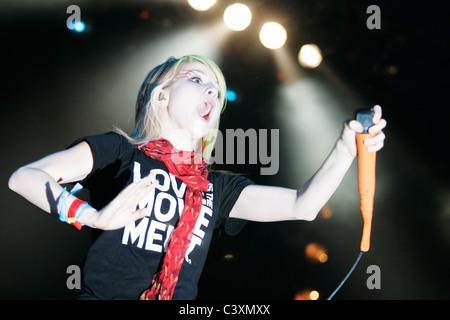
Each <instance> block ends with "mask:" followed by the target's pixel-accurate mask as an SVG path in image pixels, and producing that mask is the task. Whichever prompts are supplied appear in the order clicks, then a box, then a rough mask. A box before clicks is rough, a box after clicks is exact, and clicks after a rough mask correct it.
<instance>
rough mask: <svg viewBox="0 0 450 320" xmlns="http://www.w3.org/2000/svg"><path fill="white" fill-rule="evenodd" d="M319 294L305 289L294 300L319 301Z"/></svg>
mask: <svg viewBox="0 0 450 320" xmlns="http://www.w3.org/2000/svg"><path fill="white" fill-rule="evenodd" d="M318 299H319V292H318V291H316V290H309V289H305V290H302V291H299V292H297V293H296V294H295V296H294V300H318Z"/></svg>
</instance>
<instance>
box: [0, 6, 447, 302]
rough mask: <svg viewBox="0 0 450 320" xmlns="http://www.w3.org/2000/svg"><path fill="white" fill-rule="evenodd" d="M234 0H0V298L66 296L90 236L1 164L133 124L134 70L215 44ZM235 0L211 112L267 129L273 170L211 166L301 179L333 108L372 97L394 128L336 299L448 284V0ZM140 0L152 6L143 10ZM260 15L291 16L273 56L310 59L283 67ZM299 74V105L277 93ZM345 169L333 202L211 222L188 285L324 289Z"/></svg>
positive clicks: (346, 250)
mask: <svg viewBox="0 0 450 320" xmlns="http://www.w3.org/2000/svg"><path fill="white" fill-rule="evenodd" d="M231 3H232V2H231V1H217V3H216V4H215V6H214V7H213V8H212V9H211V10H209V11H207V12H196V11H194V10H192V9H191V8H190V7H189V6H188V4H187V3H186V2H185V1H174V0H171V1H143V0H142V1H138V0H136V1H118V0H117V1H77V2H68V1H56V0H55V1H45V2H40V1H39V2H38V1H34V2H30V1H21V0H18V1H14V2H12V3H9V4H8V3H7V2H5V1H4V2H2V3H1V4H0V19H1V20H0V21H1V24H0V35H1V44H2V46H1V47H2V49H1V55H2V58H1V70H2V74H1V76H2V85H1V86H0V87H1V100H0V101H1V115H0V121H1V125H0V128H1V133H2V134H1V136H2V156H1V171H0V180H1V185H0V188H1V189H0V195H1V200H0V201H1V208H2V209H1V214H0V228H1V232H0V276H1V280H0V298H2V299H69V298H71V292H70V290H68V289H67V288H66V279H67V277H68V276H69V275H68V274H67V273H66V269H67V267H68V266H69V265H81V264H82V261H83V258H84V255H85V253H86V251H87V249H88V247H89V244H90V240H91V234H90V230H88V229H87V228H85V229H83V230H82V231H81V232H78V231H77V230H75V229H74V228H73V227H70V226H67V225H63V224H61V223H60V222H59V221H58V220H57V219H54V218H52V217H49V216H47V215H46V214H44V213H43V212H41V211H40V210H39V209H37V208H35V207H34V206H33V205H31V204H29V203H28V202H26V201H25V200H23V199H22V198H21V197H20V196H18V195H16V194H14V193H13V192H11V191H10V190H9V189H8V187H7V181H8V178H9V176H10V175H11V173H12V172H13V171H14V170H15V169H17V168H18V167H20V166H22V165H25V164H27V163H30V162H32V161H34V160H37V159H39V158H41V157H43V156H45V155H47V154H50V153H52V152H55V151H58V150H60V149H63V148H65V147H66V146H67V145H68V144H70V143H71V142H72V141H73V140H75V139H76V138H78V137H80V136H84V135H90V134H98V133H102V132H105V131H107V130H110V129H112V128H113V127H114V126H115V125H117V126H119V127H121V128H123V129H124V130H129V129H131V126H132V120H133V108H134V102H135V98H136V96H137V91H138V89H139V86H140V83H141V81H142V80H143V79H144V77H145V75H146V73H147V72H148V71H149V70H150V69H151V68H152V67H154V66H155V65H156V64H159V63H161V62H162V61H164V60H165V58H167V57H168V56H170V55H175V56H181V55H182V54H190V53H199V54H205V55H208V54H209V53H210V52H211V51H209V50H210V49H211V48H212V47H213V46H215V45H216V44H215V42H214V37H215V34H214V33H213V34H212V36H211V32H209V33H208V30H212V27H211V25H212V24H218V23H220V21H221V19H222V18H221V17H222V14H223V10H224V9H225V8H226V6H227V5H228V4H231ZM243 3H246V4H248V5H249V7H250V8H251V9H252V12H253V20H252V24H251V25H250V27H249V28H248V29H247V30H245V31H242V32H229V34H228V35H227V36H226V37H225V38H224V40H223V42H222V43H220V45H219V46H217V45H216V46H217V47H216V48H215V49H216V51H215V53H214V58H215V60H216V61H217V63H218V64H219V65H220V66H221V67H222V69H223V71H224V74H225V76H226V79H227V83H228V86H229V88H231V89H233V90H234V91H236V93H237V96H238V98H237V100H236V101H234V102H230V103H228V106H227V109H226V111H225V113H224V115H223V120H222V123H221V128H222V129H225V128H232V129H237V128H243V129H244V130H246V129H249V128H253V129H256V130H258V129H269V130H270V129H279V130H280V131H279V133H280V170H279V171H278V173H277V174H276V175H272V176H263V175H260V173H259V169H260V167H261V166H264V165H262V164H257V165H222V166H220V165H218V166H217V168H218V169H226V170H233V171H237V172H239V173H244V174H248V176H249V177H250V178H251V179H253V180H254V181H255V182H257V183H261V184H272V185H279V186H286V187H294V188H299V187H300V186H301V184H302V183H303V182H304V181H305V180H306V179H307V177H309V176H310V175H311V174H313V173H314V171H315V170H316V169H317V168H318V167H319V166H320V164H321V161H323V159H325V157H326V156H327V154H328V152H329V151H330V150H331V149H332V147H333V145H334V143H335V141H336V140H337V138H338V137H339V134H340V130H341V129H342V124H343V122H344V121H345V120H346V119H349V118H352V117H353V116H354V112H355V110H357V109H360V108H367V107H371V106H372V105H373V104H380V105H381V106H382V107H383V113H384V117H385V118H386V119H387V121H388V127H387V128H386V129H385V133H386V135H387V138H386V144H385V147H384V149H383V150H382V151H380V152H379V153H378V158H377V161H378V162H377V194H376V199H375V213H374V221H373V231H372V246H371V249H370V251H369V253H367V254H365V255H364V256H363V258H362V260H361V262H360V263H359V265H358V267H357V268H356V269H355V271H354V273H353V275H352V276H351V277H350V279H349V280H348V282H347V283H346V284H345V286H344V287H343V288H342V289H341V291H340V292H339V293H338V294H337V295H336V297H335V298H336V299H448V298H450V289H449V288H448V283H449V281H450V278H449V272H448V269H449V267H450V257H449V244H450V199H449V198H450V189H449V183H448V180H449V170H448V153H449V152H448V138H449V134H448V130H447V122H448V112H447V96H448V88H447V85H448V84H447V79H448V62H447V59H448V56H449V41H448V32H449V23H448V13H447V11H446V10H445V9H444V8H442V7H441V6H442V2H438V1H356V0H335V1H331V0H314V1H312V0H304V1H300V0H299V1H287V0H273V1H269V0H266V1H243ZM71 4H77V5H78V6H79V7H80V8H81V18H82V20H83V21H84V22H85V23H86V31H85V32H83V33H74V32H73V31H69V30H68V29H67V28H66V20H67V18H68V16H69V15H68V14H67V13H66V8H67V7H68V6H69V5H71ZM372 4H375V5H378V6H379V7H380V9H381V19H382V21H381V29H380V30H369V29H368V28H367V27H366V20H367V18H368V17H369V14H367V13H366V9H367V7H368V6H369V5H372ZM142 11H148V13H149V17H148V19H143V18H141V12H142ZM269 20H275V21H278V22H280V23H281V24H283V25H284V26H285V27H286V29H287V32H288V39H287V42H286V45H285V46H284V47H283V49H282V50H278V51H279V52H281V51H282V52H283V53H284V54H285V55H286V56H285V59H284V61H285V62H286V61H288V60H289V59H286V57H290V59H292V61H296V59H297V58H296V57H297V54H298V50H299V48H300V46H301V45H303V44H306V43H315V44H317V45H318V46H319V47H320V48H321V49H322V53H323V56H324V62H323V63H322V65H321V66H320V67H319V68H317V69H313V70H306V69H302V68H301V67H300V66H299V65H298V63H296V64H294V65H295V67H294V69H295V70H296V71H297V72H298V74H299V75H300V76H299V77H298V79H295V81H293V82H290V81H287V79H286V78H282V77H280V75H282V74H280V68H279V65H278V64H277V63H276V61H277V60H276V58H275V57H276V53H274V52H272V51H271V50H268V49H266V48H264V47H263V46H262V45H261V44H260V42H259V39H258V32H259V28H260V27H261V25H262V23H263V22H265V21H269ZM191 29H192V30H193V31H190V30H191ZM205 32H206V33H205ZM177 35H179V38H177ZM208 37H209V38H208ZM217 37H218V34H217ZM211 55H212V53H211ZM291 71H292V70H291ZM296 81H297V82H296ZM293 83H299V86H301V88H303V89H302V90H303V91H301V92H302V93H303V94H302V95H300V96H299V97H298V99H297V98H295V99H297V100H298V108H299V109H296V105H292V104H289V103H287V102H286V100H285V97H284V96H283V95H282V93H283V92H285V91H283V88H287V87H289V86H291V85H293ZM302 85H303V87H302ZM294 88H295V86H294ZM309 94H311V95H312V96H313V98H311V99H312V100H311V99H310V100H308V99H306V98H307V97H308V95H309ZM303 98H305V99H303ZM295 99H294V100H295ZM321 99H323V100H321ZM304 101H306V102H304ZM308 101H313V102H314V103H315V104H317V105H319V106H320V107H321V108H322V109H320V112H315V111H314V110H316V109H314V108H315V107H311V105H310V104H308V103H307V102H308ZM308 108H309V109H308ZM298 115H300V116H299V117H298V118H297V116H298ZM302 115H303V117H302ZM286 119H289V120H290V122H289V123H288V122H287V120H286ZM329 123H332V124H333V125H335V126H331V125H330V126H328V125H327V124H329ZM330 128H332V129H330ZM322 148H323V149H322ZM318 150H320V151H318ZM322 150H325V151H322ZM356 170H357V167H356V164H354V165H353V166H352V168H351V170H350V172H349V174H348V176H347V177H346V178H345V179H344V181H343V184H342V186H341V187H340V189H339V190H338V191H337V192H336V194H335V195H334V196H333V198H332V199H331V200H330V203H329V207H330V208H331V210H332V213H333V215H332V216H331V218H329V219H325V218H324V217H323V216H322V215H319V216H318V218H317V219H316V220H315V221H313V222H301V221H299V222H278V223H265V224H263V223H248V224H247V226H246V227H245V229H244V230H243V231H242V232H241V233H240V234H239V235H238V236H235V237H228V236H226V235H224V234H223V233H219V232H218V233H217V234H216V235H215V238H214V241H213V244H212V248H211V250H210V257H209V260H208V261H207V263H206V266H205V270H204V274H203V276H202V278H201V281H200V284H199V297H198V298H199V299H283V300H290V299H293V298H294V296H295V294H296V293H297V292H299V291H301V290H303V289H314V290H317V291H319V293H320V299H325V298H326V297H327V296H328V295H329V294H330V293H331V292H332V291H333V290H334V289H335V287H336V286H337V284H338V283H339V282H340V281H341V280H342V279H343V277H344V276H345V274H346V273H347V271H348V270H349V269H350V267H351V265H352V263H353V262H354V260H355V258H356V256H357V254H358V252H359V242H360V237H361V229H362V218H361V214H360V212H359V205H358V193H357V189H356V181H355V177H356V175H355V172H356ZM311 242H314V243H319V244H321V245H323V246H324V247H326V249H327V252H328V261H327V262H326V263H323V264H317V263H313V262H311V261H309V260H308V259H307V258H306V257H305V247H306V245H308V244H309V243H311ZM226 255H228V256H227V257H230V255H231V257H232V258H229V259H226V258H225V256H226ZM370 265H377V266H379V267H380V271H381V289H379V290H377V289H374V290H369V289H368V288H367V287H366V280H367V278H368V277H369V274H367V273H366V271H367V268H368V266H370Z"/></svg>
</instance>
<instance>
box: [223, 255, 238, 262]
mask: <svg viewBox="0 0 450 320" xmlns="http://www.w3.org/2000/svg"><path fill="white" fill-rule="evenodd" d="M235 258H236V257H235V255H234V254H232V253H227V254H226V255H224V256H223V260H225V261H229V262H231V261H234V260H235Z"/></svg>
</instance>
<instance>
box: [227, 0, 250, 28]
mask: <svg viewBox="0 0 450 320" xmlns="http://www.w3.org/2000/svg"><path fill="white" fill-rule="evenodd" d="M223 20H224V21H225V25H226V26H227V27H228V28H230V29H231V30H234V31H242V30H244V29H246V28H247V27H248V26H249V25H250V22H251V21H252V12H251V11H250V9H249V8H248V7H247V6H246V5H244V4H241V3H235V4H232V5H230V6H228V8H226V9H225V12H224V14H223Z"/></svg>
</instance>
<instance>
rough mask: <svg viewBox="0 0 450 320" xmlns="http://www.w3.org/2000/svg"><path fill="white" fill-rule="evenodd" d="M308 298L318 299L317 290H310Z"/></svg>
mask: <svg viewBox="0 0 450 320" xmlns="http://www.w3.org/2000/svg"><path fill="white" fill-rule="evenodd" d="M309 298H310V299H311V300H317V299H319V292H317V291H316V290H313V291H311V293H310V294H309Z"/></svg>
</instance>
